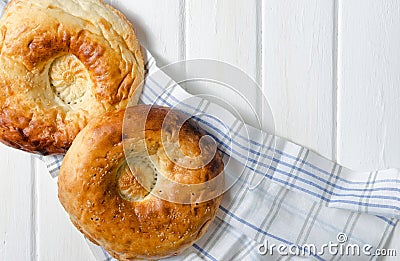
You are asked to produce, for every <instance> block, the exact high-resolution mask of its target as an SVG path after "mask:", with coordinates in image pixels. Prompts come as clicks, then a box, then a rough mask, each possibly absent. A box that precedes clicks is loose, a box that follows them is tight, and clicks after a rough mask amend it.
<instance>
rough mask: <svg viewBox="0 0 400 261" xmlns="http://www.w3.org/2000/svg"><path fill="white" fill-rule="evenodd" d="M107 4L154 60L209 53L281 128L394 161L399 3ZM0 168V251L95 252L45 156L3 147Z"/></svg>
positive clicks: (399, 243)
mask: <svg viewBox="0 0 400 261" xmlns="http://www.w3.org/2000/svg"><path fill="white" fill-rule="evenodd" d="M111 2H112V4H113V5H114V6H116V7H117V8H120V9H121V10H122V11H123V12H124V13H125V14H126V15H127V16H128V18H129V19H130V20H131V21H132V22H133V23H134V24H135V26H136V30H137V33H138V35H139V38H140V40H141V43H142V44H143V46H145V47H146V48H148V49H149V50H150V51H151V52H152V53H153V54H154V56H155V57H156V59H157V60H158V63H159V65H165V64H168V63H171V62H174V61H178V60H184V59H191V58H213V59H218V60H222V61H226V62H228V63H231V64H233V65H236V66H238V67H240V68H241V69H243V70H244V71H245V72H247V73H248V74H249V75H250V76H252V77H253V78H254V79H255V80H256V81H257V82H259V83H260V85H261V86H262V88H263V90H264V92H265V95H266V96H267V98H268V100H269V102H270V105H271V107H272V111H273V113H274V116H275V121H276V133H277V134H278V135H280V136H283V137H286V138H288V139H290V140H292V141H295V142H297V143H299V144H302V145H304V146H307V147H309V148H311V149H313V150H315V151H317V152H319V153H320V154H322V155H324V156H326V157H328V158H331V159H334V160H337V161H338V162H340V163H341V164H344V165H345V166H347V167H350V168H353V169H358V170H367V169H368V170H370V169H377V168H387V167H400V156H399V155H400V113H399V110H400V50H399V46H400V1H395V0H379V1H378V0H375V1H373V0H263V1H257V0H201V1H196V0H168V1H159V0H135V1H122V0H120V1H111ZM123 2H125V3H123ZM242 91H245V93H246V94H247V96H248V98H249V99H250V100H252V101H254V102H255V101H256V96H255V92H254V90H246V86H243V89H242ZM242 110H243V108H242ZM0 175H1V182H0V260H93V257H92V256H91V253H90V251H89V248H88V247H87V245H86V244H85V242H84V240H83V238H82V236H81V234H80V233H79V232H78V231H77V230H76V229H75V228H74V227H73V226H72V225H71V223H70V222H69V220H68V218H67V215H66V213H65V212H64V210H63V209H62V207H61V206H60V204H59V203H58V199H57V186H56V180H53V179H51V178H50V176H49V175H48V174H47V173H46V169H45V168H44V166H43V164H42V163H41V162H40V161H37V160H34V159H33V158H32V157H31V156H30V155H28V154H26V153H22V152H19V151H15V150H13V149H9V148H7V147H5V146H3V145H0ZM366 229H368V228H366ZM399 230H400V229H399ZM399 230H398V231H397V233H396V235H395V236H394V237H393V238H392V240H391V242H390V243H389V246H390V247H391V248H394V247H395V248H397V250H398V251H397V252H398V253H397V254H398V256H400V231H399ZM391 260H396V259H391Z"/></svg>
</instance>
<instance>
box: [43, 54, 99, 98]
mask: <svg viewBox="0 0 400 261" xmlns="http://www.w3.org/2000/svg"><path fill="white" fill-rule="evenodd" d="M49 76H50V84H51V87H52V89H53V91H54V93H55V94H56V96H57V97H58V98H60V100H61V101H62V102H63V103H65V104H68V105H77V104H79V103H81V102H82V101H83V97H84V96H85V94H86V93H87V92H88V91H89V90H90V89H91V88H92V85H93V83H92V81H91V80H90V75H89V73H88V71H87V70H86V68H85V66H84V65H83V64H82V62H81V61H79V59H78V58H77V57H76V56H75V55H73V54H67V55H65V56H61V57H58V58H57V59H55V60H54V61H53V63H52V64H51V67H50V71H49Z"/></svg>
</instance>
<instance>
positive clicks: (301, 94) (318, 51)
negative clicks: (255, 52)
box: [262, 0, 336, 158]
mask: <svg viewBox="0 0 400 261" xmlns="http://www.w3.org/2000/svg"><path fill="white" fill-rule="evenodd" d="M334 6H335V5H334V1H333V0H331V1H319V0H312V1H309V0H300V1H288V0H283V1H282V0H266V1H263V28H262V32H263V41H262V43H263V52H262V56H263V89H264V92H265V95H266V97H267V98H268V100H269V103H270V105H271V107H272V111H273V113H274V117H275V124H276V133H277V134H278V135H279V136H282V137H285V138H288V139H291V140H292V141H294V142H296V143H299V144H301V145H304V146H306V147H309V148H311V149H313V150H315V151H317V152H318V153H320V154H322V155H324V156H326V157H328V158H333V157H334V154H335V153H334V152H335V139H336V136H335V124H334V115H335V110H336V108H335V101H334V100H335V99H334V93H335V88H334V84H333V81H332V79H333V78H334V74H335V71H334V69H335V66H333V65H334V63H335V60H334V55H332V53H333V51H332V50H334V40H335V37H334V31H335V30H334V21H335V19H334V17H335V16H334V14H335V9H334Z"/></svg>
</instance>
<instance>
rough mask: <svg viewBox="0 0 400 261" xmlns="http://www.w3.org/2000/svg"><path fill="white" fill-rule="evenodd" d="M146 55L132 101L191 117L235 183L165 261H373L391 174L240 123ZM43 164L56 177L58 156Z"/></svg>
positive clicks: (385, 234) (389, 214)
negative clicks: (187, 243) (196, 232)
mask: <svg viewBox="0 0 400 261" xmlns="http://www.w3.org/2000/svg"><path fill="white" fill-rule="evenodd" d="M146 55H147V63H146V67H147V69H148V75H147V77H146V81H145V86H144V90H143V93H142V95H141V98H140V103H144V104H158V105H163V106H169V107H176V108H179V109H181V110H183V111H184V112H186V113H188V114H190V115H194V118H195V120H197V121H198V123H199V124H200V125H201V126H202V127H203V128H204V129H206V130H207V131H208V133H209V134H210V135H211V136H212V137H213V138H214V139H215V141H216V143H217V145H218V148H219V150H220V151H221V152H222V154H223V159H224V162H225V163H226V168H225V175H227V178H228V180H229V179H230V178H232V179H235V181H236V182H235V183H234V184H233V186H232V187H231V188H230V190H229V191H227V192H226V193H225V194H224V197H223V200H222V203H221V206H220V208H219V212H218V214H217V218H216V220H215V221H214V223H213V224H212V225H211V227H210V228H209V230H208V232H207V234H206V235H204V236H203V237H202V238H201V239H200V240H199V241H198V242H196V244H195V245H193V246H192V247H191V248H189V249H188V250H186V251H185V252H184V253H183V254H182V255H180V256H178V257H173V258H169V259H168V260H276V259H278V258H280V257H287V256H286V254H292V255H296V256H302V257H306V258H307V259H317V260H335V259H340V258H341V257H343V258H345V259H350V260H374V259H376V258H378V256H377V255H374V253H375V251H378V250H380V249H382V248H383V246H384V245H385V242H386V241H387V239H388V238H389V237H390V235H391V234H392V231H393V230H394V227H395V225H396V223H397V218H399V216H400V212H399V209H400V200H399V199H400V196H399V192H400V188H399V182H400V178H399V171H398V170H396V169H390V170H383V171H373V172H365V173H364V172H355V171H351V170H349V169H346V168H345V167H342V166H340V165H338V164H337V163H334V162H331V161H330V160H328V159H325V158H323V157H322V156H320V155H318V154H316V153H314V152H312V151H310V150H309V149H307V148H304V147H302V146H299V145H297V144H294V143H292V142H289V141H287V140H285V139H283V138H280V137H276V136H274V135H271V134H268V133H265V132H262V131H260V130H258V129H255V128H253V127H251V126H248V125H246V124H244V123H243V122H241V121H238V120H237V119H236V118H235V117H234V116H233V115H232V114H230V113H229V112H228V111H226V110H225V109H222V108H221V107H219V106H218V105H216V104H214V103H211V102H209V101H207V100H204V99H201V98H199V97H194V96H192V95H190V94H188V93H187V92H186V91H184V90H183V89H182V88H181V87H180V86H179V85H178V84H176V83H175V82H174V81H173V80H172V79H171V78H170V77H169V76H168V75H167V74H165V73H163V72H160V70H159V68H157V66H156V62H155V60H154V58H153V57H152V56H151V54H150V53H149V52H147V53H146ZM155 72H157V73H155ZM227 126H228V127H227ZM248 137H251V138H248ZM43 160H44V161H45V162H46V164H47V167H48V170H49V172H50V173H51V174H52V176H54V177H55V176H57V174H58V171H59V168H60V165H61V163H62V156H49V157H44V158H43ZM238 169H241V170H243V174H242V175H241V176H240V177H237V176H235V175H236V173H237V170H238ZM255 181H256V182H255ZM343 238H344V239H343ZM330 243H332V244H338V248H337V249H336V251H335V249H334V250H332V251H331V250H329V249H328V248H327V247H326V245H327V244H330ZM341 243H345V244H341ZM88 244H89V245H90V246H91V249H92V252H93V254H94V255H95V257H96V259H97V260H112V258H111V257H110V256H109V255H108V254H107V252H106V251H104V249H102V248H101V247H98V246H95V245H93V244H91V243H90V242H88ZM310 244H311V245H313V247H310ZM346 244H347V245H357V246H359V247H360V248H359V249H358V250H359V252H358V253H357V252H354V253H353V252H351V251H350V254H349V251H348V250H347V252H346V249H345V248H344V246H345V245H346ZM271 246H275V251H274V248H272V249H271ZM278 247H282V248H281V249H285V251H280V252H279V251H277V250H276V249H277V248H278ZM324 247H325V249H324ZM341 247H342V248H341ZM363 247H365V248H366V250H363ZM266 248H268V249H269V250H270V251H268V253H265V249H266ZM323 250H324V251H323ZM376 253H377V252H376ZM392 254H393V253H392ZM346 257H348V258H346Z"/></svg>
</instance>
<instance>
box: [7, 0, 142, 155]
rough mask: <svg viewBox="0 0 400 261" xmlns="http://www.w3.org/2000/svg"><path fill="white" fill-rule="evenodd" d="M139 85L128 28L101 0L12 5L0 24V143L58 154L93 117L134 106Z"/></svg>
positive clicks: (136, 48)
mask: <svg viewBox="0 0 400 261" xmlns="http://www.w3.org/2000/svg"><path fill="white" fill-rule="evenodd" d="M143 79H144V61H143V55H142V51H141V47H140V44H139V42H138V40H137V38H136V35H135V32H134V29H133V27H132V25H131V24H130V23H129V21H128V20H127V19H126V18H125V17H124V16H123V15H122V14H121V13H120V12H119V11H117V10H115V9H114V8H112V7H110V6H108V5H106V4H105V3H103V2H102V1H101V0H84V1H77V0H62V1H61V0H33V1H26V0H25V1H24V0H12V1H11V2H10V3H9V4H8V5H7V7H6V10H5V13H4V15H3V17H2V19H1V21H0V141H1V142H3V143H5V144H7V145H9V146H12V147H14V148H18V149H22V150H25V151H29V152H35V153H40V154H58V153H65V152H66V150H67V149H68V148H69V146H70V145H71V143H72V141H73V139H74V138H75V136H76V135H77V134H78V133H79V131H80V130H81V129H82V128H83V127H84V126H86V124H87V122H88V120H90V119H91V118H92V117H95V116H97V115H100V114H101V113H104V112H107V111H112V110H116V109H121V108H125V107H126V105H127V103H128V101H129V100H131V101H132V102H133V103H134V102H135V101H137V100H138V98H139V95H140V91H141V83H142V81H143ZM133 103H132V104H133Z"/></svg>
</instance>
